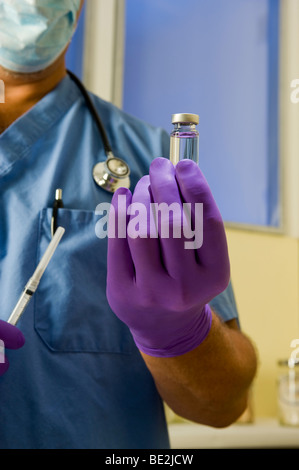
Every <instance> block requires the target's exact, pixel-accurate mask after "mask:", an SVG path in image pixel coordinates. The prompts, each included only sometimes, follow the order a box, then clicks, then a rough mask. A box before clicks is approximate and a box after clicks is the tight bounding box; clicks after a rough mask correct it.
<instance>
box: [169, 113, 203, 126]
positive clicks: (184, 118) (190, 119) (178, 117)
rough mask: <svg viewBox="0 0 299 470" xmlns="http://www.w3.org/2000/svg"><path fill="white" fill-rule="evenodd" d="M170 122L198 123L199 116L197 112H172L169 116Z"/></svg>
mask: <svg viewBox="0 0 299 470" xmlns="http://www.w3.org/2000/svg"><path fill="white" fill-rule="evenodd" d="M171 122H172V124H177V123H179V122H183V123H192V124H198V123H199V116H198V114H191V113H178V114H173V115H172V118H171Z"/></svg>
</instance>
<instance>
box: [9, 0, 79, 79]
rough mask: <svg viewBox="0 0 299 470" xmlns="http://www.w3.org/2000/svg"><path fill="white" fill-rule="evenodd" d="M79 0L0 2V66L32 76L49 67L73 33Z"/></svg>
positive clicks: (17, 0)
mask: <svg viewBox="0 0 299 470" xmlns="http://www.w3.org/2000/svg"><path fill="white" fill-rule="evenodd" d="M79 7H80V0H0V65H1V66H2V67H4V68H6V69H8V70H11V71H14V72H20V73H33V72H39V71H40V70H44V69H45V68H47V67H49V66H50V65H52V64H53V63H54V62H55V60H56V59H57V58H58V57H59V56H60V55H61V53H62V52H63V51H64V49H65V48H66V47H67V45H68V44H69V42H70V40H71V38H72V35H73V33H74V31H75V27H76V21H77V13H78V11H79Z"/></svg>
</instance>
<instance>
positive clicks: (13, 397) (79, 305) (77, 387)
mask: <svg viewBox="0 0 299 470" xmlns="http://www.w3.org/2000/svg"><path fill="white" fill-rule="evenodd" d="M80 7H82V2H81V3H80V0H51V1H50V0H13V1H12V0H10V1H8V0H7V1H6V0H1V1H0V78H1V80H3V81H4V83H5V103H3V104H1V105H0V132H1V135H0V193H1V205H0V220H1V230H0V286H1V296H0V318H1V321H0V340H1V343H2V345H4V354H3V353H2V354H1V356H0V357H1V363H0V375H1V377H0V447H1V448H8V449H17V448H23V449H30V448H33V449H39V448H41V449H42V448H44V449H55V448H65V449H67V448H68V449H71V448H73V449H74V448H82V449H88V448H104V449H109V448H118V449H123V448H135V449H138V448H152V449H153V448H168V446H169V440H168V434H167V425H166V422H165V416H164V408H163V401H162V400H165V402H166V403H168V405H169V406H170V407H171V408H172V409H173V410H174V411H175V412H176V413H178V414H180V415H181V416H183V417H185V418H187V419H190V420H194V421H195V422H199V423H204V424H207V425H210V426H216V427H223V426H227V425H229V424H230V423H232V422H234V421H235V420H236V419H237V418H238V417H239V416H240V414H241V413H242V412H243V410H244V409H245V407H246V404H247V394H248V389H249V388H250V385H251V383H252V380H253V377H254V375H255V370H256V356H255V351H254V348H253V346H252V344H251V342H250V340H249V339H248V338H247V337H246V336H245V335H244V334H242V333H241V332H240V330H239V328H238V313H237V310H236V305H235V302H234V296H233V291H232V287H231V284H230V283H229V278H230V271H229V259H228V253H227V245H226V238H225V232H224V228H223V223H222V220H221V217H220V214H219V211H218V209H217V206H216V204H215V201H214V199H213V196H212V194H211V192H210V189H209V187H208V185H207V183H206V181H205V179H204V177H203V175H202V174H201V172H200V169H199V168H198V167H197V166H196V165H195V164H193V163H192V162H190V161H189V162H188V161H183V162H181V163H180V164H178V165H177V166H176V167H173V165H172V164H171V163H170V161H169V160H168V159H167V158H157V157H167V156H168V154H169V153H168V152H169V148H168V145H169V142H168V136H167V134H166V133H165V131H163V130H161V129H156V128H153V127H151V126H149V125H147V124H145V123H143V122H141V121H139V120H137V119H135V118H134V117H132V116H129V115H127V114H125V113H124V112H122V111H121V110H119V109H117V108H116V107H114V106H112V105H111V104H109V103H107V102H104V101H103V100H101V99H100V98H97V97H94V96H92V95H91V96H92V99H93V102H94V104H95V106H96V108H97V111H98V113H99V115H100V117H101V119H102V121H103V124H104V127H105V129H106V132H107V134H108V138H109V142H110V144H111V146H112V149H113V152H114V154H115V155H116V156H118V157H120V158H123V159H124V160H125V161H126V162H127V163H128V165H129V166H130V169H131V183H132V184H131V190H130V191H129V190H126V189H119V190H118V191H117V192H116V193H115V194H114V196H113V199H112V195H111V194H110V193H108V192H106V191H104V190H103V189H102V188H99V187H98V186H97V185H96V184H95V183H94V181H93V178H92V169H93V166H94V165H95V164H96V163H98V162H99V161H104V160H105V158H106V156H105V152H104V147H103V141H102V139H101V136H100V134H99V132H98V129H97V127H96V125H95V122H94V119H93V117H92V116H91V114H90V112H89V110H88V108H87V106H86V102H85V100H84V98H83V96H82V93H81V92H80V90H79V89H78V87H77V85H76V84H75V83H74V81H73V80H72V79H71V78H70V76H68V74H67V72H66V69H65V62H64V56H65V51H66V48H67V46H68V44H69V41H70V39H71V37H72V34H73V31H74V28H75V26H76V22H77V18H78V16H79V11H80ZM99 80H101V77H99ZM57 188H61V189H62V191H63V205H64V207H63V208H61V209H59V213H58V224H59V225H62V226H63V227H64V228H65V235H64V237H63V239H62V241H61V243H60V245H59V246H58V248H57V250H56V252H55V255H54V256H53V258H52V260H51V262H50V264H49V266H48V268H47V270H46V272H45V274H44V276H43V278H42V281H41V283H40V285H39V288H38V290H37V292H36V294H35V295H34V297H33V299H32V301H31V303H30V304H29V306H28V308H27V310H26V311H25V312H24V314H23V316H22V317H21V319H20V321H19V323H18V324H17V327H13V326H12V325H8V324H7V322H6V321H7V319H8V318H9V316H10V314H11V311H12V310H13V308H14V306H15V304H16V302H17V300H18V298H19V295H20V293H21V292H22V290H23V288H24V285H25V283H26V282H27V281H28V279H29V278H30V276H31V275H32V273H33V272H34V269H35V267H36V265H37V263H38V261H39V260H40V258H41V256H42V255H43V253H44V251H45V249H46V247H47V246H48V243H49V241H50V240H51V217H52V207H53V200H54V196H55V190H56V189H57ZM119 196H123V197H124V199H125V204H124V207H121V206H119V205H118V198H119ZM183 200H184V201H187V202H190V203H196V202H200V203H203V207H204V212H203V213H204V218H203V244H202V247H201V248H200V249H198V250H189V249H184V245H183V241H184V240H183V238H177V239H176V238H171V237H170V238H169V239H166V238H165V239H160V238H154V237H153V238H149V237H148V238H133V237H131V238H130V237H129V236H125V237H124V238H121V237H118V236H117V235H118V234H116V236H115V237H114V238H113V237H111V238H109V240H108V239H107V237H106V238H102V239H100V238H98V237H97V236H96V234H95V227H96V224H97V222H98V220H99V217H98V215H96V213H95V208H96V206H97V205H98V204H99V203H102V202H107V203H111V202H112V205H113V207H114V208H115V211H114V212H115V217H116V218H117V220H118V221H120V222H124V223H125V224H129V222H130V220H128V214H127V207H129V205H130V204H131V203H132V202H138V203H142V204H143V205H144V207H146V208H148V207H149V204H150V202H151V201H152V202H157V203H160V202H165V203H167V204H170V203H172V202H177V203H178V204H182V201H183ZM176 223H177V222H176ZM143 233H144V234H145V233H146V228H145V232H143ZM107 254H108V256H107ZM24 341H25V344H24ZM8 363H9V367H8Z"/></svg>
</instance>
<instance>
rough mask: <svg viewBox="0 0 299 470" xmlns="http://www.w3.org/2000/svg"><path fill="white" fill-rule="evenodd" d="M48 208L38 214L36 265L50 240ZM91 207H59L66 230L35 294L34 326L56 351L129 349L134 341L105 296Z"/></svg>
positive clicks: (101, 248)
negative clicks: (89, 209)
mask: <svg viewBox="0 0 299 470" xmlns="http://www.w3.org/2000/svg"><path fill="white" fill-rule="evenodd" d="M51 218H52V209H44V210H43V211H42V212H41V214H40V221H39V234H38V247H37V259H36V264H37V263H38V262H39V260H40V259H41V257H42V255H43V253H44V252H45V250H46V248H47V246H48V244H49V242H50V240H51ZM97 220H98V218H97V216H96V215H95V214H94V212H92V211H82V210H70V209H59V225H61V226H62V227H64V228H65V234H64V236H63V239H62V240H61V242H60V245H59V246H58V248H57V250H56V252H55V255H54V256H53V258H52V260H51V262H50V263H49V266H48V268H47V270H46V272H45V274H44V276H43V278H42V280H41V283H40V285H39V287H38V289H37V292H36V294H35V298H34V302H35V305H34V312H35V314H34V322H35V329H36V331H37V333H38V334H39V335H40V337H41V338H42V340H43V341H44V343H45V344H46V345H47V347H48V348H49V349H51V350H53V351H60V352H91V353H120V354H129V353H131V352H132V347H133V339H132V337H131V334H130V332H129V330H128V328H127V327H126V325H124V324H123V323H122V322H121V321H120V320H119V319H118V318H117V317H116V316H115V315H114V313H113V312H112V311H111V309H110V307H109V304H108V302H107V299H106V272H107V239H102V240H100V239H99V238H97V236H96V234H95V225H96V222H97Z"/></svg>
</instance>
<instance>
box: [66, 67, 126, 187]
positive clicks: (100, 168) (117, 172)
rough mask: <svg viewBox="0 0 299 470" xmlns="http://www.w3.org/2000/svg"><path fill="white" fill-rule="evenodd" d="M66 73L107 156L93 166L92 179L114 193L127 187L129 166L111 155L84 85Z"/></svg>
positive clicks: (100, 123) (99, 121)
mask: <svg viewBox="0 0 299 470" xmlns="http://www.w3.org/2000/svg"><path fill="white" fill-rule="evenodd" d="M68 74H69V76H70V77H71V79H72V80H73V81H74V82H75V83H76V85H77V86H78V88H79V89H80V91H81V93H82V95H83V97H84V99H85V102H86V104H87V106H88V109H89V111H90V112H91V114H92V116H93V118H94V121H95V123H96V125H97V128H98V130H99V133H100V134H101V137H102V141H103V145H104V149H105V153H106V156H107V158H106V161H105V162H99V163H97V164H96V165H95V166H94V167H93V179H94V181H95V183H96V184H97V185H98V186H100V187H101V188H102V189H104V190H105V191H108V192H110V193H114V192H115V191H116V190H117V189H118V188H120V187H122V188H129V187H130V185H131V181H130V168H129V166H128V165H127V163H126V162H125V161H124V160H122V159H121V158H117V157H115V156H114V155H113V152H112V149H111V146H110V144H109V141H108V137H107V134H106V131H105V129H104V126H103V123H102V121H101V119H100V116H99V114H98V112H97V110H96V109H95V106H94V104H93V102H92V100H91V99H90V96H89V94H88V92H87V90H86V88H85V86H84V85H83V83H82V82H81V81H80V80H79V78H78V77H77V76H76V75H74V74H73V73H72V72H70V71H69V70H68Z"/></svg>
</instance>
